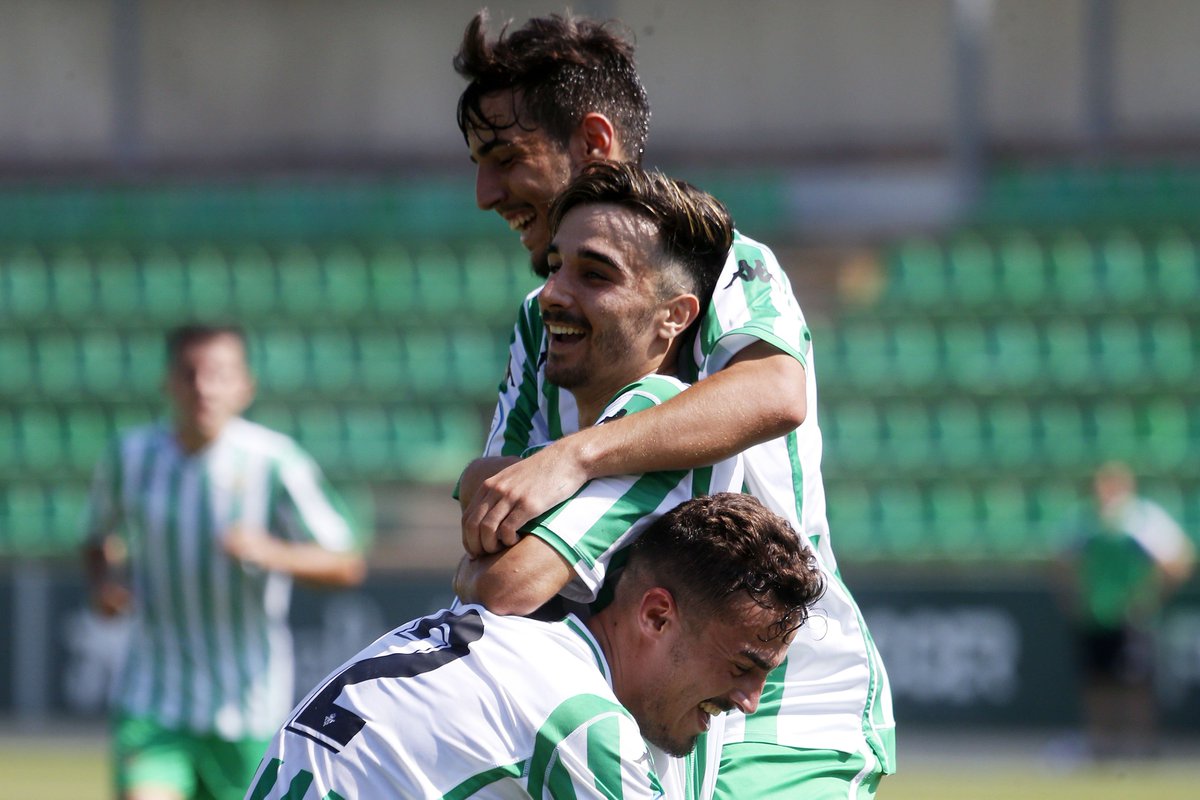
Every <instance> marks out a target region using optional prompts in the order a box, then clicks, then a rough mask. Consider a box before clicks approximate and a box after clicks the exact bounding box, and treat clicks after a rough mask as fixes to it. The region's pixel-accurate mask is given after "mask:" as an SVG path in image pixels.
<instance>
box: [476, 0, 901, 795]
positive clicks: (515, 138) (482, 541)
mask: <svg viewBox="0 0 1200 800" xmlns="http://www.w3.org/2000/svg"><path fill="white" fill-rule="evenodd" d="M485 21H486V19H485V17H484V16H482V15H477V16H476V17H475V18H474V19H473V20H472V21H471V22H470V24H469V25H468V26H467V30H466V32H465V34H464V38H463V42H462V44H461V46H460V49H459V52H458V54H457V56H456V57H455V68H456V69H457V71H458V72H459V73H460V74H461V75H462V76H463V77H465V78H466V79H467V80H468V81H469V84H468V86H467V88H466V90H465V91H464V92H463V94H462V96H461V97H460V100H459V109H458V122H459V127H460V129H461V130H462V132H463V135H464V138H465V140H466V142H467V146H468V148H469V149H470V152H471V158H472V160H473V161H474V162H475V163H476V164H477V176H476V201H477V203H478V205H479V206H480V208H482V209H484V210H493V211H496V212H497V213H499V214H500V215H501V216H502V217H504V219H505V220H506V221H507V222H508V223H509V224H510V226H511V227H512V228H513V229H514V230H517V231H519V232H520V235H521V240H522V242H523V244H524V245H525V246H526V247H527V248H528V249H529V250H530V252H531V254H532V258H533V265H534V269H535V271H538V272H539V273H540V274H543V275H544V274H545V263H546V260H545V252H546V248H547V243H548V241H549V234H548V223H547V210H548V208H549V206H550V202H551V200H552V199H553V197H554V195H555V194H556V193H557V192H559V191H560V190H561V189H562V187H563V186H564V185H565V184H566V182H567V181H568V180H569V179H570V176H571V175H572V174H573V173H575V172H577V171H578V170H579V169H580V168H581V167H582V166H583V165H584V164H587V163H589V162H592V161H597V160H603V159H613V160H622V161H633V162H640V160H641V158H642V152H643V149H644V146H645V140H646V135H647V131H648V126H649V104H648V102H647V100H646V96H645V92H644V90H643V89H642V86H641V84H640V81H639V80H638V77H637V71H636V66H635V64H634V60H633V48H632V46H631V45H629V44H628V42H626V41H624V40H623V39H622V38H621V37H620V36H618V35H616V34H615V33H614V32H613V31H612V29H611V28H610V27H609V26H605V25H599V24H596V23H593V22H590V21H587V20H578V19H574V18H561V17H555V16H552V17H546V18H539V19H533V20H530V21H529V22H527V23H526V24H525V25H524V26H522V27H521V28H519V29H516V30H511V31H509V30H507V29H506V31H505V32H502V34H501V35H500V37H499V38H497V39H490V38H489V37H488V35H487V33H486V31H485V30H484V28H485ZM540 313H541V310H540V308H539V306H538V300H537V297H536V293H534V294H533V295H531V296H530V298H528V299H527V302H526V304H525V306H524V307H523V309H522V310H521V314H520V316H519V318H518V322H517V326H516V330H515V332H514V338H513V346H512V349H511V353H510V362H509V368H508V374H507V376H506V378H507V380H506V381H505V383H504V384H503V387H502V390H501V395H500V398H499V402H498V404H497V409H496V416H495V420H494V424H493V428H492V432H491V435H490V437H489V441H488V445H487V449H486V452H485V456H486V457H489V458H487V459H485V460H484V461H482V462H477V463H475V464H473V465H472V466H471V467H469V468H468V470H467V471H466V472H465V473H464V479H463V485H464V486H466V487H474V486H479V490H478V491H475V492H474V493H473V495H472V496H471V497H470V502H469V505H468V506H467V507H466V508H465V510H464V515H463V538H464V546H465V547H466V549H467V551H468V552H469V553H472V554H476V555H478V554H482V553H491V552H495V551H497V550H499V549H501V548H504V547H509V546H512V545H513V544H514V543H516V542H517V540H518V535H519V534H518V532H519V531H520V530H522V529H523V527H525V526H527V525H528V523H529V521H530V520H532V519H533V518H534V517H536V516H537V515H539V514H542V513H544V512H546V511H547V510H548V509H551V508H553V507H554V506H555V505H556V504H558V503H561V502H562V501H564V500H566V499H567V498H570V497H571V496H572V495H574V494H575V492H576V491H577V490H579V488H580V487H581V486H582V485H584V484H585V483H586V482H587V481H589V480H595V479H604V478H606V476H613V475H621V474H640V473H651V472H655V471H663V470H678V469H687V468H691V467H695V466H698V465H707V464H712V463H715V462H717V461H719V460H720V459H722V458H726V457H729V456H730V455H732V454H735V453H738V452H741V451H745V463H746V486H747V488H748V489H749V490H750V491H751V492H753V493H754V494H755V495H756V496H758V497H760V498H761V499H763V500H764V502H766V503H767V505H768V506H769V507H770V508H771V509H772V510H774V511H776V512H777V513H780V514H782V515H783V516H785V517H786V518H788V519H789V520H790V521H791V522H792V525H793V527H794V528H795V529H796V530H797V531H798V532H799V533H800V534H801V536H802V537H803V539H804V541H805V542H807V543H808V544H809V545H810V546H811V547H812V548H813V550H814V551H815V552H816V553H817V556H818V558H819V560H820V563H821V565H822V568H823V569H824V570H825V573H826V576H827V579H828V583H829V586H830V591H829V592H828V593H827V594H826V597H825V599H824V601H823V602H822V604H821V608H820V609H819V612H818V616H820V617H821V622H822V624H814V625H811V626H808V627H806V628H805V629H804V630H802V631H801V632H800V634H799V635H798V636H797V637H796V640H795V642H794V643H793V646H792V648H791V652H790V654H789V657H788V662H787V663H786V664H785V666H784V667H783V668H781V669H780V670H779V671H777V673H776V674H775V675H773V676H772V678H771V680H769V682H768V688H769V692H768V694H767V696H766V700H765V701H764V703H763V704H762V705H761V706H760V708H759V710H758V712H757V713H756V714H755V715H754V716H752V717H749V718H746V719H744V720H743V719H740V718H738V719H735V720H732V721H731V724H730V733H729V741H728V743H727V747H726V750H725V754H724V756H723V759H722V761H723V763H722V771H723V775H722V786H721V787H720V790H719V791H720V793H721V794H722V795H723V796H727V797H734V796H755V797H772V796H786V797H792V796H795V795H796V793H798V792H803V793H804V794H805V796H806V797H813V798H823V797H830V798H834V797H837V798H845V797H859V796H869V795H871V794H873V793H874V791H875V789H876V787H877V785H878V782H879V779H880V777H881V776H882V774H884V773H887V772H892V771H894V769H895V733H894V731H895V720H894V717H893V714H892V707H891V695H890V690H889V687H888V683H887V675H886V671H885V670H884V667H883V663H882V661H881V659H880V658H879V654H878V651H877V649H876V648H875V645H874V642H873V641H872V639H871V637H870V634H869V632H868V631H867V628H866V625H865V623H864V622H863V619H862V615H861V613H860V612H859V610H858V607H857V604H856V603H855V601H854V599H853V597H852V596H851V595H850V593H849V591H848V589H847V588H846V586H845V585H844V584H843V583H842V582H841V579H840V576H839V574H838V570H837V561H836V558H835V557H834V553H833V549H832V545H831V542H830V535H829V534H830V532H829V527H828V523H827V521H826V518H825V495H824V488H823V485H822V481H821V474H820V459H821V434H820V429H819V427H818V423H817V395H816V376H815V365H814V363H813V357H812V347H811V342H810V335H809V331H808V328H807V325H806V324H805V322H804V316H803V314H802V313H801V311H800V308H799V305H798V304H797V302H796V299H795V297H794V295H793V294H792V291H791V287H790V283H789V281H788V279H787V276H786V274H785V273H784V272H783V270H782V269H781V267H780V265H779V263H778V261H777V260H776V258H775V256H774V254H773V253H772V252H771V251H770V249H768V248H767V247H765V246H763V245H761V244H759V243H757V242H754V241H752V240H750V239H748V238H746V237H744V236H742V235H741V234H738V233H735V237H734V242H733V246H732V247H731V248H730V249H729V252H728V258H727V260H726V263H725V266H724V270H723V272H722V274H721V277H720V278H719V279H718V282H717V288H716V290H715V292H714V293H713V297H712V300H711V302H710V303H708V304H707V305H706V307H705V308H704V312H703V315H702V317H701V319H700V322H699V330H698V332H697V334H696V336H695V337H694V342H693V346H692V348H691V349H690V352H686V353H684V354H683V357H682V358H681V359H680V361H679V364H678V371H679V372H678V374H679V375H680V376H682V377H684V378H686V379H688V380H693V379H699V381H698V383H696V384H695V385H694V386H693V387H692V388H690V389H688V390H687V391H686V392H682V393H680V394H679V395H678V396H677V397H674V398H672V399H669V400H667V401H666V402H663V403H661V404H658V405H657V406H656V407H654V408H650V409H648V411H647V413H641V414H634V415H628V416H626V417H624V418H622V419H619V420H614V421H613V422H611V424H606V425H603V426H591V427H586V426H581V420H580V419H579V413H578V409H577V408H576V407H575V403H574V399H573V397H572V395H571V394H570V393H569V392H560V391H558V388H557V387H555V386H554V385H553V384H552V383H551V382H548V381H547V380H546V374H545V371H544V370H543V367H542V363H543V355H544V354H545V353H547V339H546V336H545V331H544V327H543V325H542V320H541V318H540ZM562 437H565V438H562ZM560 438H562V441H557V443H555V444H551V445H550V446H545V445H547V444H548V443H549V442H552V441H556V440H559V439H560ZM521 456H527V457H525V458H523V459H522V458H520V457H521ZM496 459H500V460H499V461H497V460H496ZM503 459H507V461H504V460H503ZM498 464H499V465H507V466H506V467H505V468H504V469H503V470H502V471H500V472H498V473H496V474H492V473H495V471H496V468H497V465H498ZM489 475H490V477H486V478H484V477H483V476H489ZM513 577H519V576H513ZM510 583H511V584H513V585H512V586H511V587H510V588H511V589H512V590H513V591H520V588H519V586H518V584H519V583H520V581H519V580H514V581H511V582H510ZM748 793H749V794H748Z"/></svg>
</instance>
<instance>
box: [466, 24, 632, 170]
mask: <svg viewBox="0 0 1200 800" xmlns="http://www.w3.org/2000/svg"><path fill="white" fill-rule="evenodd" d="M487 22H488V17H487V11H486V10H483V11H480V12H479V13H477V14H476V15H475V16H474V17H473V18H472V19H471V21H470V23H468V25H467V29H466V31H465V32H464V34H463V39H462V44H461V45H460V46H459V49H458V53H457V54H456V55H455V56H454V69H455V71H456V72H458V74H459V75H461V76H463V77H464V78H466V79H467V81H469V83H468V84H467V88H466V89H464V90H463V93H462V95H461V96H460V97H459V98H458V127H459V130H461V131H462V132H463V136H464V138H465V137H466V135H467V132H468V130H475V131H485V130H486V131H491V132H492V134H493V135H495V134H497V133H499V130H500V128H499V127H498V126H497V125H496V123H495V122H494V121H493V120H489V119H488V118H487V117H486V116H485V115H484V113H483V109H482V101H483V98H485V97H487V96H488V95H490V94H492V93H494V92H499V91H504V90H510V89H511V90H513V91H514V93H517V94H519V95H520V107H519V108H514V109H513V111H514V114H513V117H514V119H515V120H516V124H520V125H522V126H530V127H535V128H540V129H542V130H543V131H545V132H546V133H547V134H548V135H549V137H550V138H551V140H552V141H554V142H557V143H558V144H559V145H560V146H561V147H564V148H565V147H566V145H567V143H568V142H569V141H570V138H571V134H572V133H573V132H574V131H575V130H576V128H578V127H579V123H580V122H582V121H583V118H584V116H585V115H586V114H590V113H594V112H596V113H601V114H604V115H605V116H606V117H608V118H609V120H610V121H611V122H612V124H613V127H614V129H615V130H616V133H617V139H618V141H619V143H620V144H621V147H622V148H623V150H624V152H625V153H626V154H628V157H629V158H630V159H631V160H632V161H634V162H635V163H641V160H642V154H643V152H644V151H645V149H646V136H647V135H648V133H649V131H650V103H649V101H648V100H647V99H646V90H645V89H644V88H643V87H642V82H641V80H640V79H639V78H638V74H637V65H636V64H635V62H634V58H633V45H632V44H630V42H629V41H628V40H627V39H625V38H623V37H622V36H621V35H620V34H619V33H617V32H616V27H617V25H618V23H616V22H615V21H610V22H597V21H594V20H590V19H585V18H582V17H576V16H573V15H571V14H566V15H558V14H551V15H550V16H546V17H535V18H533V19H531V20H529V21H528V22H526V23H525V24H524V25H523V26H521V27H520V28H518V29H516V30H512V31H510V30H509V25H511V24H512V23H511V20H510V21H509V22H508V23H506V24H505V25H504V26H503V27H502V28H501V30H500V33H499V35H498V36H497V37H496V38H495V39H489V37H488V35H487V30H486V27H487ZM517 112H521V113H517Z"/></svg>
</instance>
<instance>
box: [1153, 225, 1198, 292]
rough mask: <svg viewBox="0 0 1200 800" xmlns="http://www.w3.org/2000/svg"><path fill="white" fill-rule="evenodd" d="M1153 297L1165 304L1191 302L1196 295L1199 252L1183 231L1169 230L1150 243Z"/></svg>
mask: <svg viewBox="0 0 1200 800" xmlns="http://www.w3.org/2000/svg"><path fill="white" fill-rule="evenodd" d="M1154 261H1155V270H1154V282H1155V290H1156V291H1155V296H1156V298H1157V299H1158V300H1159V301H1160V302H1162V303H1164V304H1166V305H1167V306H1168V307H1177V306H1184V305H1186V306H1191V305H1193V304H1194V303H1195V302H1196V297H1197V296H1200V253H1197V250H1196V243H1195V242H1194V241H1193V240H1192V239H1191V237H1190V236H1188V235H1187V234H1186V233H1184V232H1183V231H1180V230H1172V231H1168V232H1167V233H1165V234H1164V235H1163V236H1161V237H1160V238H1159V239H1158V241H1157V242H1156V243H1155V245H1154Z"/></svg>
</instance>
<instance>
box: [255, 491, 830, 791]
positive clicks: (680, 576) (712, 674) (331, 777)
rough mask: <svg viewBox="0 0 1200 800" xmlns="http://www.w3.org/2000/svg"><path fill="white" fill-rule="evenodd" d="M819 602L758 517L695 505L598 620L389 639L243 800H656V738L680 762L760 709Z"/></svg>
mask: <svg viewBox="0 0 1200 800" xmlns="http://www.w3.org/2000/svg"><path fill="white" fill-rule="evenodd" d="M821 589H822V579H821V574H820V571H819V570H818V569H817V567H816V565H815V563H814V560H813V557H812V556H811V555H810V554H808V553H807V552H806V551H805V550H804V549H803V548H802V547H801V546H800V545H799V543H798V542H797V540H796V538H795V534H794V533H793V532H792V531H791V529H790V527H789V526H788V523H787V521H786V520H784V519H782V518H781V517H779V516H778V515H776V514H772V513H771V512H769V511H767V510H766V509H765V508H764V507H763V506H762V505H761V504H760V503H759V502H758V501H756V500H754V499H753V498H751V497H749V496H747V495H737V494H724V495H714V496H712V497H704V498H701V499H698V500H692V501H689V502H688V503H685V504H684V505H681V506H680V507H678V508H676V509H675V510H673V511H672V512H670V513H668V514H666V515H664V516H661V517H659V518H658V520H657V521H656V523H655V524H654V525H652V526H651V527H650V528H649V529H647V530H646V532H645V533H644V534H642V536H641V537H640V538H639V539H638V541H637V542H636V543H635V544H634V545H633V546H632V547H631V548H630V549H629V560H628V562H627V565H626V568H625V570H624V573H623V575H622V577H621V580H620V581H619V583H618V585H617V588H616V595H615V597H614V599H613V602H612V603H611V604H610V605H608V606H607V607H606V608H604V609H603V610H602V611H600V612H598V613H597V614H595V615H593V616H591V617H589V618H588V620H587V621H586V622H584V621H581V620H580V619H579V618H578V617H576V616H574V615H569V616H567V617H565V618H563V619H562V620H560V621H556V622H540V621H536V620H532V619H527V618H525V617H503V616H497V615H495V614H492V613H491V612H489V611H487V610H486V609H484V608H483V607H482V606H478V605H466V606H459V607H457V608H455V609H453V610H446V611H442V612H440V613H437V614H433V615H431V616H428V617H424V618H422V619H418V620H415V621H413V622H410V623H408V624H406V625H402V626H401V627H399V628H397V629H395V630H394V631H392V632H391V633H389V634H387V635H385V636H383V637H382V638H380V639H379V640H378V641H376V642H375V643H374V644H372V645H370V646H369V647H367V648H366V649H364V650H363V651H362V652H361V653H359V654H358V655H357V656H355V657H354V658H353V659H351V660H350V661H348V662H347V663H346V664H345V665H343V666H342V667H341V668H340V669H338V670H337V671H336V672H334V673H333V674H332V675H331V676H330V677H329V678H327V679H326V680H325V681H323V682H322V684H321V685H320V686H319V687H318V688H317V689H316V690H314V691H313V692H312V693H311V694H310V695H309V696H308V697H307V698H306V699H305V700H304V701H303V702H302V703H301V704H300V705H299V706H298V707H297V709H296V711H295V712H294V713H293V716H292V718H291V720H290V721H289V722H288V723H287V724H286V725H285V726H284V727H283V729H282V730H281V731H280V732H279V733H278V734H276V736H275V739H274V741H273V742H272V744H271V747H270V749H269V750H268V751H267V755H266V757H265V758H264V759H263V762H262V765H261V766H260V768H259V771H258V775H257V777H256V779H255V782H254V784H253V786H252V788H251V791H250V792H249V794H248V795H247V797H248V798H254V800H270V798H301V797H305V798H308V797H311V798H332V797H346V798H351V797H358V798H376V797H405V798H439V800H440V799H444V798H467V797H470V798H479V800H483V798H501V797H504V798H511V797H525V796H528V797H533V798H539V800H540V799H541V798H556V799H560V800H566V799H567V798H571V799H572V800H583V799H584V798H613V797H621V798H625V800H633V799H634V798H657V797H662V796H663V795H662V790H661V787H660V785H659V781H658V778H657V777H656V775H655V772H654V768H655V764H654V762H653V759H652V757H651V756H650V753H649V752H648V751H647V749H646V743H645V741H644V740H648V741H650V742H652V743H654V744H655V745H657V746H658V747H660V748H662V749H663V750H666V751H668V752H673V753H679V754H682V753H686V752H687V751H689V750H690V749H691V748H692V747H693V745H694V742H695V740H696V738H697V736H699V735H700V734H701V733H702V732H703V731H704V730H705V728H706V727H707V726H708V721H709V719H710V717H711V716H712V715H714V714H718V713H719V712H720V711H722V710H725V709H727V708H734V707H736V708H741V709H744V710H746V711H753V709H754V707H755V705H756V704H757V702H758V698H759V694H760V692H761V691H762V686H763V681H764V680H765V678H766V676H767V674H768V673H769V672H770V671H771V669H773V668H774V667H775V666H776V665H777V664H779V663H780V661H782V659H783V658H784V655H785V653H786V650H787V641H788V639H790V638H791V636H792V635H793V632H794V631H795V629H796V628H797V627H798V626H800V625H801V624H802V623H803V622H804V619H805V616H806V614H807V608H808V606H809V605H810V604H811V603H812V602H813V600H814V599H815V598H816V597H817V596H818V595H819V593H820V591H821Z"/></svg>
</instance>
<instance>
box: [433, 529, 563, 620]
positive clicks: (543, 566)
mask: <svg viewBox="0 0 1200 800" xmlns="http://www.w3.org/2000/svg"><path fill="white" fill-rule="evenodd" d="M573 575H574V572H573V571H572V570H571V568H570V567H569V566H568V565H567V563H566V561H564V560H563V558H562V557H561V556H559V555H558V554H557V553H556V552H554V551H553V550H552V549H551V548H550V547H549V546H548V545H546V543H545V542H543V541H541V540H540V539H537V538H536V537H529V536H526V537H524V538H523V539H521V541H520V542H518V543H517V544H516V545H513V546H512V547H509V548H506V549H504V550H502V551H501V552H499V553H493V554H490V555H484V556H480V557H478V558H471V557H469V556H464V557H463V559H462V561H460V562H459V565H458V571H457V572H456V573H455V575H454V591H455V594H457V595H458V597H459V599H461V600H462V601H464V602H467V603H479V604H481V605H483V606H484V607H486V608H487V609H488V610H489V611H491V612H493V613H496V614H519V615H523V614H532V613H533V612H534V611H536V610H537V609H539V608H541V607H542V606H543V605H544V604H545V603H546V602H547V601H549V600H550V599H551V598H553V597H554V596H555V595H556V594H558V593H559V592H560V591H561V590H562V588H563V587H564V586H566V585H567V581H569V580H570V579H571V577H572V576H573Z"/></svg>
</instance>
